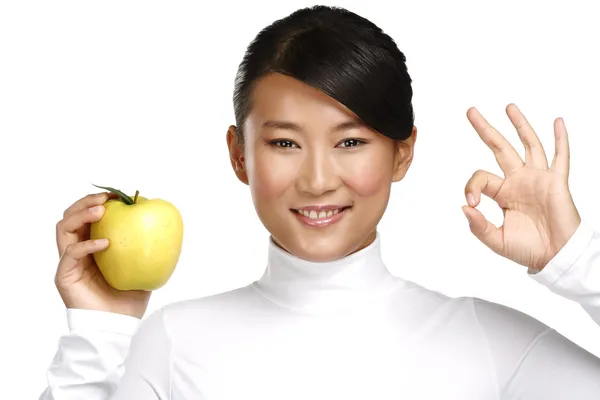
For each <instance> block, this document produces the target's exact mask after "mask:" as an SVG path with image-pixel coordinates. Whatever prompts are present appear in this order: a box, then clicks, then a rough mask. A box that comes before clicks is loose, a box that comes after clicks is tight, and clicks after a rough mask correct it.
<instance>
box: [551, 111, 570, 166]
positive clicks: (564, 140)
mask: <svg viewBox="0 0 600 400" xmlns="http://www.w3.org/2000/svg"><path fill="white" fill-rule="evenodd" d="M570 153H571V151H570V149H569V135H568V133H567V126H566V125H565V120H564V119H562V118H556V119H555V120H554V158H553V159H552V165H551V167H550V169H551V170H552V171H555V172H557V173H559V174H561V175H562V176H564V177H565V178H568V176H569V164H570V159H571V154H570Z"/></svg>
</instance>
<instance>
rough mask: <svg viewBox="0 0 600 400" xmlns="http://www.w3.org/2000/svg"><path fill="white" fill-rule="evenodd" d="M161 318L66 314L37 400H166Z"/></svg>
mask: <svg viewBox="0 0 600 400" xmlns="http://www.w3.org/2000/svg"><path fill="white" fill-rule="evenodd" d="M162 313H163V311H162V310H158V311H156V312H154V313H153V314H151V315H150V316H148V317H147V318H145V319H144V320H142V321H141V323H140V320H139V319H137V318H135V317H130V316H126V315H121V314H116V313H109V312H104V311H94V310H81V309H67V319H68V323H69V333H68V334H67V335H65V336H63V337H62V338H61V339H60V341H59V347H58V351H57V353H56V356H55V357H54V360H53V361H52V364H51V365H50V367H49V369H48V371H47V374H46V376H47V380H48V387H47V388H46V390H45V391H44V392H43V393H42V394H41V396H40V397H39V400H76V399H77V400H79V399H86V400H108V399H110V400H125V399H139V400H159V399H160V400H166V399H169V390H170V387H169V374H170V366H169V360H170V348H169V338H168V336H167V334H166V331H165V327H164V324H163V314H162ZM138 328H139V329H138Z"/></svg>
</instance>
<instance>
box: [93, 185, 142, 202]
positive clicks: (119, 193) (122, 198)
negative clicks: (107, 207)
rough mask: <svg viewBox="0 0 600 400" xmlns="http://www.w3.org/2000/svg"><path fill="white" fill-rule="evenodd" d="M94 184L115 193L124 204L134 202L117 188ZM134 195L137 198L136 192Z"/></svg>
mask: <svg viewBox="0 0 600 400" xmlns="http://www.w3.org/2000/svg"><path fill="white" fill-rule="evenodd" d="M92 185H94V184H93V183H92ZM94 186H96V187H97V188H100V189H104V190H108V191H109V192H111V193H114V194H116V195H117V196H119V198H120V199H121V201H122V202H123V203H125V204H128V205H131V204H133V203H134V201H133V199H132V198H131V197H129V196H127V195H126V194H125V193H123V192H121V191H120V190H119V189H113V188H111V187H105V186H98V185H94ZM135 196H136V199H137V193H136V194H135Z"/></svg>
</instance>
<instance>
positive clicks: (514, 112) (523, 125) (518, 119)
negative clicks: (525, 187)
mask: <svg viewBox="0 0 600 400" xmlns="http://www.w3.org/2000/svg"><path fill="white" fill-rule="evenodd" d="M506 114H507V115H508V118H509V119H510V122H512V124H513V126H514V127H515V128H516V129H517V133H518V134H519V137H520V138H521V142H523V146H524V147H525V164H527V165H531V166H532V167H535V168H543V169H548V159H547V158H546V152H545V151H544V146H543V145H542V142H541V141H540V138H539V137H538V135H537V134H536V133H535V131H534V130H533V128H532V127H531V125H530V124H529V121H527V118H525V116H524V115H523V113H522V112H521V110H519V108H518V107H517V106H516V105H515V104H512V103H511V104H509V105H508V106H507V107H506Z"/></svg>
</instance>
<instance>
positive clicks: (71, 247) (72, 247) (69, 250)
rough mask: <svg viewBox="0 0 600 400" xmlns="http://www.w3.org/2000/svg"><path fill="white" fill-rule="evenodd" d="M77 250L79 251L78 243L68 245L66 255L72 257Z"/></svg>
mask: <svg viewBox="0 0 600 400" xmlns="http://www.w3.org/2000/svg"><path fill="white" fill-rule="evenodd" d="M76 250H77V243H71V244H68V245H67V247H65V252H64V255H67V256H70V257H72V256H73V254H74V253H75V251H76Z"/></svg>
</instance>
